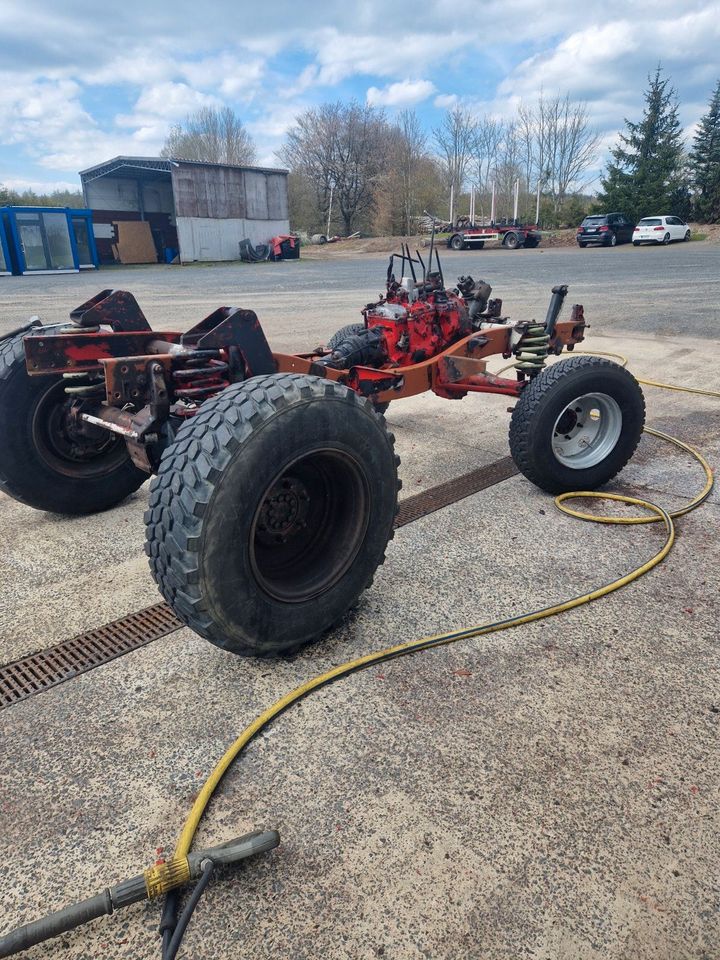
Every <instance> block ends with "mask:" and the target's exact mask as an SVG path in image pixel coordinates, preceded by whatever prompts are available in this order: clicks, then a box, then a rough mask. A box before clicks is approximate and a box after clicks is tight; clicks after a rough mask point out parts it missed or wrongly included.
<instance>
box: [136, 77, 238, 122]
mask: <svg viewBox="0 0 720 960" xmlns="http://www.w3.org/2000/svg"><path fill="white" fill-rule="evenodd" d="M219 103H220V101H219V100H218V98H217V97H215V96H212V95H211V94H208V93H201V91H199V90H193V88H192V87H189V86H188V85H187V84H186V83H172V82H171V81H168V82H167V83H159V84H156V85H155V86H152V87H146V88H145V89H144V90H143V92H142V93H141V94H140V96H139V97H138V99H137V103H136V104H135V111H134V113H135V115H136V116H144V115H150V116H155V117H162V118H163V119H165V120H177V119H180V118H182V117H185V116H186V115H187V114H188V113H193V112H194V111H195V110H199V109H200V107H216V106H217V105H218V104H219ZM118 122H120V121H119V120H118ZM123 125H124V126H127V124H123Z"/></svg>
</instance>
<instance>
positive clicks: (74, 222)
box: [2, 207, 98, 275]
mask: <svg viewBox="0 0 720 960" xmlns="http://www.w3.org/2000/svg"><path fill="white" fill-rule="evenodd" d="M2 220H3V223H4V225H5V227H6V230H7V237H8V241H9V261H8V262H9V263H10V264H11V268H12V272H13V273H15V274H23V275H26V274H33V273H77V272H78V271H79V270H87V269H94V268H96V267H97V266H98V255H97V249H96V247H95V236H94V234H93V226H92V211H91V210H79V209H75V208H73V207H5V208H3V210H2Z"/></svg>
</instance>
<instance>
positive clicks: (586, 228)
mask: <svg viewBox="0 0 720 960" xmlns="http://www.w3.org/2000/svg"><path fill="white" fill-rule="evenodd" d="M633 227H634V224H633V222H632V221H631V220H628V218H627V217H626V216H625V214H624V213H600V214H597V215H596V216H592V217H585V219H584V220H583V222H582V223H581V224H580V226H579V227H578V228H577V234H576V236H575V239H576V240H577V244H578V246H579V247H587V245H588V244H589V243H597V244H600V245H601V246H603V247H614V246H615V245H616V244H618V243H629V242H630V241H631V240H632V238H633Z"/></svg>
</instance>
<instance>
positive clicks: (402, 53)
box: [308, 27, 469, 86]
mask: <svg viewBox="0 0 720 960" xmlns="http://www.w3.org/2000/svg"><path fill="white" fill-rule="evenodd" d="M468 43H469V41H468V36H467V34H466V33H460V32H456V31H452V30H450V31H446V32H444V33H443V35H442V37H441V38H438V36H437V35H436V34H435V33H433V32H431V31H428V32H425V33H419V32H416V33H413V32H407V33H403V35H402V38H401V39H398V41H397V42H395V41H394V40H392V39H390V38H388V36H387V35H386V32H385V30H384V29H382V30H379V32H378V33H376V34H365V35H361V34H357V35H356V34H353V33H350V32H348V33H341V32H340V31H339V30H338V29H337V28H335V27H327V28H326V29H324V30H320V31H318V32H317V33H316V34H315V35H314V36H313V37H312V39H309V40H308V46H309V47H314V48H315V50H316V51H317V52H316V60H317V71H316V74H315V82H316V83H317V84H325V85H329V86H331V85H333V84H337V83H340V81H341V80H344V79H346V78H347V77H351V76H356V75H368V74H369V75H372V74H375V75H377V76H380V77H402V76H406V77H407V76H408V75H412V74H414V73H417V72H418V65H420V66H422V67H426V66H427V64H429V63H432V64H434V65H435V66H437V65H438V64H441V63H443V62H444V61H445V60H446V59H448V58H450V57H451V56H452V54H453V53H454V52H455V51H456V50H459V49H460V48H462V47H465V46H468Z"/></svg>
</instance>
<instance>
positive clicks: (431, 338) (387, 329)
mask: <svg viewBox="0 0 720 960" xmlns="http://www.w3.org/2000/svg"><path fill="white" fill-rule="evenodd" d="M403 293H404V291H402V292H400V293H399V296H398V297H397V298H388V299H387V300H385V301H381V302H380V303H378V304H375V305H374V306H372V307H368V308H367V310H366V311H365V318H366V320H367V326H368V329H378V328H379V329H381V330H382V333H383V338H384V341H385V348H386V351H387V355H388V358H389V360H390V362H391V363H393V364H397V365H398V366H401V367H404V366H409V365H410V364H412V363H421V362H422V361H423V360H429V359H430V357H434V356H435V355H436V354H438V353H441V352H442V351H443V350H445V348H446V347H449V346H450V345H451V344H453V343H455V341H456V340H460V339H461V338H462V337H466V336H467V335H468V334H469V333H471V332H472V326H471V323H470V318H469V316H468V311H467V307H466V306H465V302H464V300H462V299H461V298H460V297H458V296H457V295H456V294H454V293H450V292H445V291H442V292H438V293H437V294H430V295H429V296H428V297H427V299H425V300H415V301H414V302H413V303H410V302H409V300H408V298H407V294H405V296H403Z"/></svg>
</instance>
